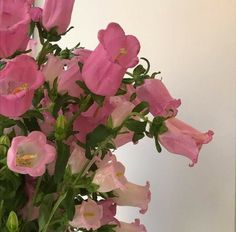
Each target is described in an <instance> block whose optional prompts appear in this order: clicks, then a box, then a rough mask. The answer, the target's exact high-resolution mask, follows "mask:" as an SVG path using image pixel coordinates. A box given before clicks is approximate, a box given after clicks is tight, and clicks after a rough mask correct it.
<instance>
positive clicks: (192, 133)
mask: <svg viewBox="0 0 236 232" xmlns="http://www.w3.org/2000/svg"><path fill="white" fill-rule="evenodd" d="M166 126H167V128H168V131H167V132H166V133H164V134H161V135H160V136H159V140H160V143H161V144H162V146H164V147H165V148H166V149H167V150H168V151H169V152H171V153H175V154H179V155H183V156H186V157H188V158H189V159H190V160H192V165H191V166H193V165H194V164H195V163H197V161H198V154H199V152H200V150H201V147H202V145H203V144H206V143H209V142H210V141H211V140H212V137H213V134H214V133H213V132H212V131H210V130H209V131H208V132H206V133H201V132H200V131H198V130H196V129H194V128H193V127H191V126H189V125H187V124H185V123H184V122H182V121H180V120H178V119H177V118H170V119H168V120H166Z"/></svg>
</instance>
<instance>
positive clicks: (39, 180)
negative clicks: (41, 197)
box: [33, 176, 43, 205]
mask: <svg viewBox="0 0 236 232" xmlns="http://www.w3.org/2000/svg"><path fill="white" fill-rule="evenodd" d="M42 179H43V176H40V177H39V178H38V180H37V184H36V188H35V192H34V196H33V205H34V204H35V203H36V202H35V201H36V199H37V195H38V191H39V187H40V185H41V182H42Z"/></svg>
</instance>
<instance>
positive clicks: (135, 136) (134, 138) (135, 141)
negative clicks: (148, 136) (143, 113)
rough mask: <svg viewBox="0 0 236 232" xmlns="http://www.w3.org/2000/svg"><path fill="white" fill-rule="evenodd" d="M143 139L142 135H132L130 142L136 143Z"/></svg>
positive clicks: (143, 135)
mask: <svg viewBox="0 0 236 232" xmlns="http://www.w3.org/2000/svg"><path fill="white" fill-rule="evenodd" d="M144 137H145V134H144V133H134V135H133V139H132V141H133V143H137V142H138V141H139V140H141V139H142V138H144Z"/></svg>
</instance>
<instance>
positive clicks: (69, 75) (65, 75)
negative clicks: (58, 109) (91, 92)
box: [58, 60, 83, 98]
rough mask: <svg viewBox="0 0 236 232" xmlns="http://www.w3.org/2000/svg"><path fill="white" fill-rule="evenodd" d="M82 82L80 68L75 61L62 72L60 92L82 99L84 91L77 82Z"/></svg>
mask: <svg viewBox="0 0 236 232" xmlns="http://www.w3.org/2000/svg"><path fill="white" fill-rule="evenodd" d="M79 80H82V76H81V73H80V68H79V65H78V63H77V62H75V60H73V61H71V62H70V63H69V64H68V68H67V70H64V71H62V72H61V74H60V75H59V78H58V92H59V93H66V92H68V94H69V95H70V96H73V97H78V98H79V97H80V95H81V94H82V93H83V90H82V89H81V88H80V86H79V85H78V84H76V81H79Z"/></svg>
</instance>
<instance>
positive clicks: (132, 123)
mask: <svg viewBox="0 0 236 232" xmlns="http://www.w3.org/2000/svg"><path fill="white" fill-rule="evenodd" d="M124 126H125V127H127V128H128V129H129V130H131V131H134V132H135V133H138V134H140V133H143V132H144V131H145V130H146V126H147V122H146V121H144V122H140V121H136V120H134V119H128V120H127V121H126V122H125V125H124Z"/></svg>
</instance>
